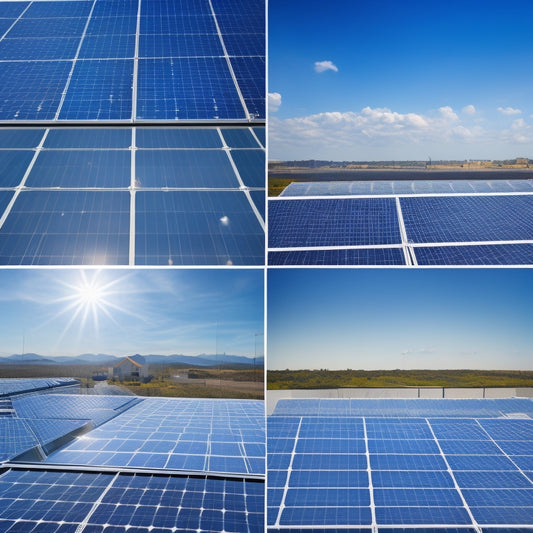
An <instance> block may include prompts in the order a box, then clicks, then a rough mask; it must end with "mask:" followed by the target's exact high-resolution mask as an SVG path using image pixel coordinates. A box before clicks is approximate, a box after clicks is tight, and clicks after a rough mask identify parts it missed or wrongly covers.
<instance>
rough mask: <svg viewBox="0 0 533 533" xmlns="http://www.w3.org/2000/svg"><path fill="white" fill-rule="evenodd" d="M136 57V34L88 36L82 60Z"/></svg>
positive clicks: (82, 48)
mask: <svg viewBox="0 0 533 533" xmlns="http://www.w3.org/2000/svg"><path fill="white" fill-rule="evenodd" d="M134 55H135V34H128V35H122V34H118V35H106V34H105V35H86V36H85V38H84V39H83V45H82V47H81V50H80V53H79V56H78V57H79V58H80V59H104V58H114V59H128V58H131V57H133V56H134Z"/></svg>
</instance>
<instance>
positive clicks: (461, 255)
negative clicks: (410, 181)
mask: <svg viewBox="0 0 533 533" xmlns="http://www.w3.org/2000/svg"><path fill="white" fill-rule="evenodd" d="M532 211H533V195H531V194H529V193H523V194H512V195H503V194H502V195H460V196H454V195H442V196H403V197H390V198H389V197H379V196H377V197H371V198H368V197H366V198H360V197H357V196H355V197H351V198H346V197H343V198H328V197H324V198H305V197H300V198H289V197H282V198H279V199H275V200H273V199H271V200H270V201H269V211H268V230H269V233H268V235H269V264H272V265H280V264H281V265H286V264H288V265H292V264H304V265H306V264H368V265H380V264H384V265H387V264H388V265H402V264H420V265H431V264H531V263H533V218H532V217H531V213H532Z"/></svg>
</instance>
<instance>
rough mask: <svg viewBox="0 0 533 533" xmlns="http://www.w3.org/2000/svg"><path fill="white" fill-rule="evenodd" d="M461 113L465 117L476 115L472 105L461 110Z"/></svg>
mask: <svg viewBox="0 0 533 533" xmlns="http://www.w3.org/2000/svg"><path fill="white" fill-rule="evenodd" d="M461 111H462V112H463V113H464V114H465V115H475V114H476V108H475V107H474V106H473V105H472V104H470V105H466V106H464V107H463V109H461Z"/></svg>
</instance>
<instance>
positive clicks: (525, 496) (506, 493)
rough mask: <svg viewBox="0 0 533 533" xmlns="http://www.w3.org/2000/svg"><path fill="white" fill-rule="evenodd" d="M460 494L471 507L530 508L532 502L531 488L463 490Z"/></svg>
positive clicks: (532, 490) (532, 491)
mask: <svg viewBox="0 0 533 533" xmlns="http://www.w3.org/2000/svg"><path fill="white" fill-rule="evenodd" d="M462 494H463V496H464V497H465V500H466V502H467V503H468V505H469V506H471V507H522V506H525V507H530V506H531V502H532V501H533V500H532V498H533V488H525V489H501V490H498V489H488V490H484V489H463V490H462Z"/></svg>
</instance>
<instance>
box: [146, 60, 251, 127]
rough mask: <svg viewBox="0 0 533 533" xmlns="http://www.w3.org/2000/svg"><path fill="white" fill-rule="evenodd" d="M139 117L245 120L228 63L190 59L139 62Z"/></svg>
mask: <svg viewBox="0 0 533 533" xmlns="http://www.w3.org/2000/svg"><path fill="white" fill-rule="evenodd" d="M137 118H141V119H146V118H152V119H167V120H169V119H170V120H174V119H219V118H220V119H239V118H245V117H244V110H243V108H242V105H241V102H240V100H239V97H238V94H237V91H236V89H235V85H234V83H233V79H232V77H231V75H230V73H229V70H228V67H227V64H226V61H225V60H224V59H223V58H217V57H212V58H208V57H205V58H202V57H198V58H195V57H191V58H176V59H141V60H139V73H138V108H137Z"/></svg>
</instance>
